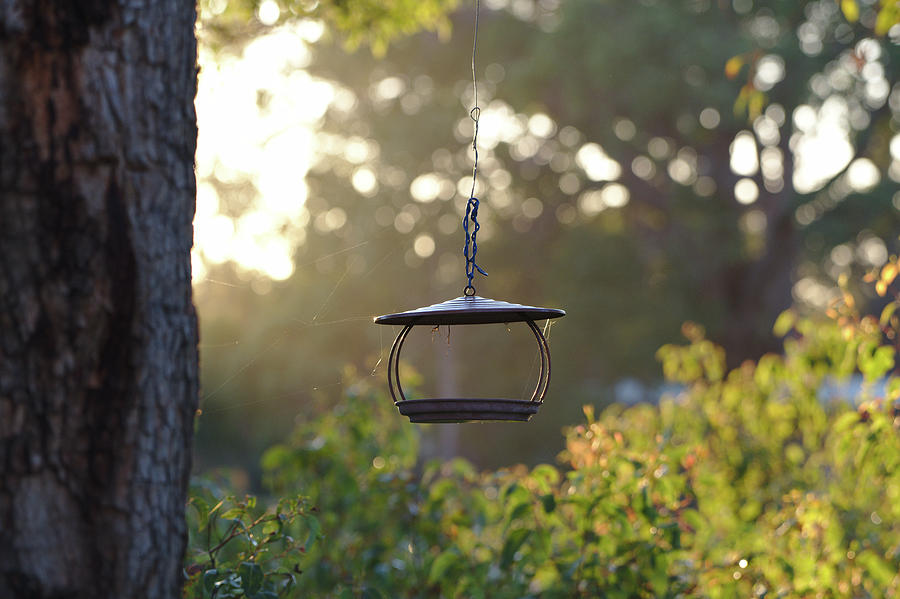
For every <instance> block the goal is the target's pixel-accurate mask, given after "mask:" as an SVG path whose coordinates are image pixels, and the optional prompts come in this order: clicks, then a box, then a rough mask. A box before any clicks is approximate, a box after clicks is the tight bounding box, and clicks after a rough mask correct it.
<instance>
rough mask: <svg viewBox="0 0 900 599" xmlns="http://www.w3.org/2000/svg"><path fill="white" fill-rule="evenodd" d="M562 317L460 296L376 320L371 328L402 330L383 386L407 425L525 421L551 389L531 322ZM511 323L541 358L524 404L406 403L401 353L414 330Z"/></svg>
mask: <svg viewBox="0 0 900 599" xmlns="http://www.w3.org/2000/svg"><path fill="white" fill-rule="evenodd" d="M565 315H566V313H565V312H564V311H563V310H557V309H553V308H537V307H534V306H523V305H521V304H511V303H509V302H503V301H497V300H492V299H487V298H483V297H478V296H476V295H471V296H469V295H463V296H462V297H458V298H455V299H451V300H448V301H446V302H442V303H440V304H434V305H432V306H426V307H424V308H418V309H416V310H409V311H407V312H399V313H397V314H385V315H384V316H378V317H377V318H375V323H376V324H389V325H402V326H403V329H402V330H401V331H400V333H399V334H398V335H397V338H396V339H395V340H394V344H393V345H392V346H391V353H390V357H389V358H388V366H387V368H388V387H389V388H390V391H391V398H392V399H393V400H394V405H395V406H397V408H398V409H399V410H400V413H401V414H403V415H404V416H407V417H408V418H409V420H410V422H433V423H438V422H471V421H519V422H526V421H528V420H529V419H530V418H531V417H532V416H533V415H534V414H536V413H537V411H538V409H539V408H540V407H541V404H542V403H543V401H544V397H545V396H546V395H547V388H548V387H549V385H550V346H549V345H548V344H547V339H546V338H545V337H544V334H543V333H542V332H541V330H540V328H538V326H537V325H536V324H535V321H536V320H546V319H551V318H559V317H561V316H565ZM513 322H524V323H525V324H527V325H528V328H530V329H531V332H532V333H534V337H535V339H536V340H537V345H538V351H539V353H540V358H541V369H540V372H539V374H538V381H537V385H536V386H535V388H534V391H533V392H532V394H531V397H530V398H529V399H498V398H494V399H460V398H434V399H407V398H406V395H405V394H404V393H403V386H402V385H401V383H400V352H401V351H402V350H403V342H404V341H406V337H407V336H408V335H409V332H410V331H411V330H412V328H413V327H415V326H417V325H423V326H432V327H434V326H442V325H448V326H449V325H478V324H496V323H513Z"/></svg>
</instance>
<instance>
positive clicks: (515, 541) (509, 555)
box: [500, 528, 531, 569]
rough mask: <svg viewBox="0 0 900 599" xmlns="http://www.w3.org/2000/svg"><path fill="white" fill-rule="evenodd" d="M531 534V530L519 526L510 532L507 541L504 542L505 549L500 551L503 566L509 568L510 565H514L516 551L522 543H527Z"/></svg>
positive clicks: (501, 565)
mask: <svg viewBox="0 0 900 599" xmlns="http://www.w3.org/2000/svg"><path fill="white" fill-rule="evenodd" d="M529 535H531V531H530V530H529V529H527V528H517V529H516V530H514V531H512V532H511V533H509V536H508V537H507V538H506V542H505V543H503V550H502V551H501V552H500V567H501V568H504V569H505V568H509V566H510V565H512V562H513V558H514V557H515V555H516V552H517V551H518V550H519V548H520V547H521V546H522V544H523V543H525V541H526V539H528V537H529Z"/></svg>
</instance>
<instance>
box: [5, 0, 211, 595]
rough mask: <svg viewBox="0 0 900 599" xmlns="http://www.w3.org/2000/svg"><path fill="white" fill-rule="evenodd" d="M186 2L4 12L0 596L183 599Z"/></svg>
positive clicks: (60, 5)
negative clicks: (181, 595) (181, 594)
mask: <svg viewBox="0 0 900 599" xmlns="http://www.w3.org/2000/svg"><path fill="white" fill-rule="evenodd" d="M195 16H196V15H195V5H194V3H193V2H184V1H181V2H177V1H175V0H155V1H152V2H147V1H145V0H106V1H103V0H78V1H72V0H0V597H3V598H6V597H16V598H18V597H67V598H68V597H92V598H95V597H116V598H124V597H128V598H137V597H167V598H174V597H178V596H179V595H180V586H181V559H182V554H183V551H184V545H185V525H184V505H185V498H186V489H187V481H188V474H189V469H190V455H191V453H190V452H191V450H190V447H191V440H192V436H193V417H194V412H195V409H196V404H197V393H198V376H197V363H198V357H197V324H196V315H195V312H194V308H193V305H192V303H191V286H190V255H189V251H190V247H191V239H192V229H191V220H192V218H193V210H194V194H195V179H194V172H193V156H194V148H195V142H196V124H195V123H196V119H195V115H194V106H193V100H194V93H195V89H196V42H195V38H194V21H195Z"/></svg>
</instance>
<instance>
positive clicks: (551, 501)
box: [541, 493, 556, 514]
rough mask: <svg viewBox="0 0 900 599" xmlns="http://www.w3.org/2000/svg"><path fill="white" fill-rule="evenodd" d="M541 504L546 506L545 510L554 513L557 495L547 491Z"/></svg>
mask: <svg viewBox="0 0 900 599" xmlns="http://www.w3.org/2000/svg"><path fill="white" fill-rule="evenodd" d="M541 504H542V505H543V506H544V511H545V512H547V513H548V514H552V513H553V510H555V509H556V497H554V496H553V494H552V493H547V494H546V495H543V496H542V497H541Z"/></svg>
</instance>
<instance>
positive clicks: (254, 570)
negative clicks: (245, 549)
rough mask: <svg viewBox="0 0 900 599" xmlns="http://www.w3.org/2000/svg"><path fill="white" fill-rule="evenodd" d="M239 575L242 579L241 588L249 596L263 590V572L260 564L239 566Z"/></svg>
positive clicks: (246, 563) (248, 563)
mask: <svg viewBox="0 0 900 599" xmlns="http://www.w3.org/2000/svg"><path fill="white" fill-rule="evenodd" d="M238 575H239V576H240V577H241V588H242V589H244V593H246V594H247V595H253V594H255V593H257V592H258V591H259V590H260V589H261V588H262V583H263V571H262V568H260V567H259V564H254V563H253V562H242V563H241V565H240V566H238Z"/></svg>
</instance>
